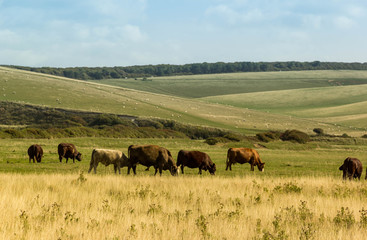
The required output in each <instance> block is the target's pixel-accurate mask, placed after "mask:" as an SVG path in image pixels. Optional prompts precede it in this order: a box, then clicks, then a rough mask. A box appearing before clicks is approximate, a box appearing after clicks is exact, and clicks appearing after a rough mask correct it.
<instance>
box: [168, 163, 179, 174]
mask: <svg viewBox="0 0 367 240" xmlns="http://www.w3.org/2000/svg"><path fill="white" fill-rule="evenodd" d="M169 171H170V172H171V175H172V176H177V175H178V167H177V166H175V165H172V166H171V168H170V170H169Z"/></svg>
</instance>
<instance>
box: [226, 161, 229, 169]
mask: <svg viewBox="0 0 367 240" xmlns="http://www.w3.org/2000/svg"><path fill="white" fill-rule="evenodd" d="M228 167H229V162H227V166H226V171H227V170H228Z"/></svg>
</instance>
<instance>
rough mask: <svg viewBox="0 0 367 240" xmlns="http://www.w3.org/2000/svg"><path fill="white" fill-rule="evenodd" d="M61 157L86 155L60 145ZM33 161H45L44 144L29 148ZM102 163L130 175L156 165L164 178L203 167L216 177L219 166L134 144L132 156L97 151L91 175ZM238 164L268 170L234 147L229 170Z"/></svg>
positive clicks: (197, 155)
mask: <svg viewBox="0 0 367 240" xmlns="http://www.w3.org/2000/svg"><path fill="white" fill-rule="evenodd" d="M57 152H58V154H59V160H60V162H62V159H63V158H65V159H66V162H68V160H69V158H70V159H73V162H74V163H75V159H76V160H78V161H81V160H82V154H81V153H80V152H78V151H77V149H76V147H75V145H74V144H71V143H60V144H59V145H58V147H57ZM28 156H29V162H31V160H33V162H34V163H35V161H37V162H41V160H42V157H43V149H42V147H41V146H40V145H38V144H34V145H31V146H30V147H29V148H28ZM99 163H102V164H103V165H105V166H108V165H110V164H113V166H114V170H115V173H117V170H118V172H119V173H121V168H122V167H127V168H128V170H127V174H130V170H131V169H133V172H134V174H136V166H137V165H138V164H141V165H144V166H146V167H147V170H148V169H149V168H150V167H151V166H153V167H154V168H155V173H154V175H156V174H157V172H158V170H159V174H160V175H162V171H163V170H169V171H170V173H171V175H172V176H175V175H177V174H178V172H179V171H178V167H180V166H181V172H182V173H184V167H189V168H199V174H201V173H202V170H205V171H209V173H210V174H212V175H214V174H215V171H216V170H217V169H216V165H215V163H213V161H212V160H211V159H210V157H209V155H208V154H206V153H204V152H200V151H186V150H180V151H179V153H178V155H177V162H176V163H175V162H174V160H173V157H172V154H171V152H170V151H169V150H167V149H166V148H164V147H160V146H157V145H131V146H129V148H128V157H127V156H126V155H125V154H124V153H122V152H121V151H117V150H109V149H93V151H92V156H91V161H90V167H89V170H88V173H90V172H91V171H92V169H94V173H96V172H97V166H98V164H99ZM235 163H240V164H243V163H249V164H250V165H251V170H252V171H254V166H257V168H258V169H259V170H260V171H264V165H265V163H264V162H262V161H261V159H260V156H259V154H258V152H257V151H256V150H254V149H251V148H230V149H228V153H227V160H226V170H228V169H229V170H232V164H235Z"/></svg>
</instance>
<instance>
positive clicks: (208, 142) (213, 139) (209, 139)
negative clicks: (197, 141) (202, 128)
mask: <svg viewBox="0 0 367 240" xmlns="http://www.w3.org/2000/svg"><path fill="white" fill-rule="evenodd" d="M218 142H219V141H218V139H216V138H207V139H205V143H207V144H209V145H215V144H217V143H218Z"/></svg>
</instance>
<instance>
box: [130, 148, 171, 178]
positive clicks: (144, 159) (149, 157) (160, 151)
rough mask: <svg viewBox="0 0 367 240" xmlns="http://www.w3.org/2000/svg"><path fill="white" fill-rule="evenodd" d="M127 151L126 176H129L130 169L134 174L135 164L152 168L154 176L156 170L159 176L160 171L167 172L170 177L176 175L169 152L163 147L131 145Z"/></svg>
mask: <svg viewBox="0 0 367 240" xmlns="http://www.w3.org/2000/svg"><path fill="white" fill-rule="evenodd" d="M128 151H129V152H128V154H129V157H128V159H129V164H128V165H129V166H128V170H127V174H130V169H131V168H132V169H133V171H134V174H136V165H137V164H141V165H144V166H146V167H150V166H154V168H155V173H154V175H156V174H157V171H158V169H159V174H160V175H162V170H169V171H170V173H171V175H172V176H175V175H177V173H178V172H177V166H176V164H175V163H174V161H173V158H172V155H171V152H170V151H168V150H167V149H165V148H163V147H160V146H157V145H131V146H129V149H128Z"/></svg>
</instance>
